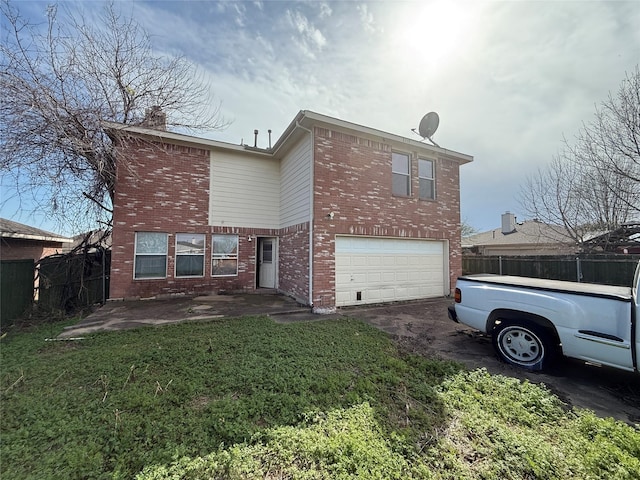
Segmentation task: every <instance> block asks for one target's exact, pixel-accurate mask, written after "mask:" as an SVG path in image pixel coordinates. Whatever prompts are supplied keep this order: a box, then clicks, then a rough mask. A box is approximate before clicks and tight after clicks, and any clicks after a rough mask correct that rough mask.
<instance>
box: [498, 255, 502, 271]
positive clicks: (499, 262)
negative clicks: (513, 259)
mask: <svg viewBox="0 0 640 480" xmlns="http://www.w3.org/2000/svg"><path fill="white" fill-rule="evenodd" d="M498 265H500V266H499V267H498V269H499V272H500V275H502V255H500V256H499V257H498Z"/></svg>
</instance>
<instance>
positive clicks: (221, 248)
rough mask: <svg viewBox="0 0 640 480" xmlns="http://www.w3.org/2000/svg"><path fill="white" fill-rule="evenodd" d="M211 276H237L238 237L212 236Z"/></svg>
mask: <svg viewBox="0 0 640 480" xmlns="http://www.w3.org/2000/svg"><path fill="white" fill-rule="evenodd" d="M211 275H212V276H214V277H228V276H234V275H238V235H213V238H212V241H211Z"/></svg>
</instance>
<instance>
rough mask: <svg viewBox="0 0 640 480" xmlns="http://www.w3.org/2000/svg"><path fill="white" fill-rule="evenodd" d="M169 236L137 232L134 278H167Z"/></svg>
mask: <svg viewBox="0 0 640 480" xmlns="http://www.w3.org/2000/svg"><path fill="white" fill-rule="evenodd" d="M167 245H168V235H167V234H166V233H159V232H136V244H135V255H134V256H135V260H134V273H133V278H136V279H138V278H166V277H167V248H168V247H167Z"/></svg>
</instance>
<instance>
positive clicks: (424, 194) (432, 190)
mask: <svg viewBox="0 0 640 480" xmlns="http://www.w3.org/2000/svg"><path fill="white" fill-rule="evenodd" d="M418 179H419V182H420V192H419V194H418V195H419V197H420V198H426V199H429V200H433V199H435V198H436V180H435V164H434V162H433V160H425V159H424V158H420V159H418Z"/></svg>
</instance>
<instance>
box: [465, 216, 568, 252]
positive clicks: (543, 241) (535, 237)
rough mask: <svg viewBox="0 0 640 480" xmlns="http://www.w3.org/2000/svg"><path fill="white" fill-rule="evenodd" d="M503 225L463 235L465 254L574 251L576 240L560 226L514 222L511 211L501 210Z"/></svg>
mask: <svg viewBox="0 0 640 480" xmlns="http://www.w3.org/2000/svg"><path fill="white" fill-rule="evenodd" d="M501 223H502V226H501V228H496V229H495V230H490V231H488V232H482V233H478V234H475V235H470V236H468V237H465V238H463V239H462V248H463V251H464V252H465V254H475V255H483V256H491V255H504V256H507V255H569V254H573V253H576V252H577V251H578V248H577V247H576V242H575V241H574V240H573V239H571V237H570V236H569V235H568V234H567V233H566V230H564V229H563V227H559V226H555V225H547V224H545V223H542V222H539V221H537V220H530V221H526V222H521V223H517V222H516V216H515V215H514V214H513V213H510V212H506V213H503V214H502V222H501Z"/></svg>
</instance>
